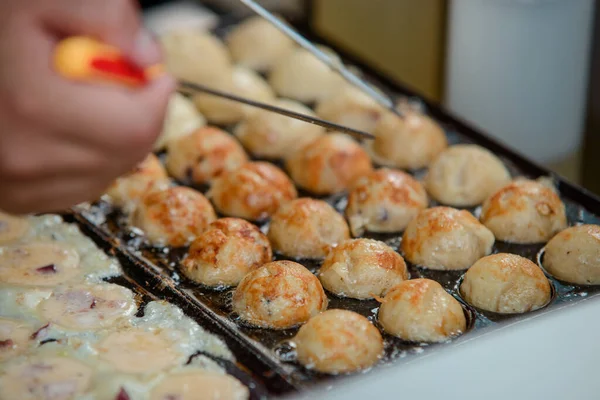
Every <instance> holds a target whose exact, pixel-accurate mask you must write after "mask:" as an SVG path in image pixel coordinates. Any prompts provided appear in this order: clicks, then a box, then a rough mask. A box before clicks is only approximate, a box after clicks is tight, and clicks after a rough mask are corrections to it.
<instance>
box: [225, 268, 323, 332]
mask: <svg viewBox="0 0 600 400" xmlns="http://www.w3.org/2000/svg"><path fill="white" fill-rule="evenodd" d="M326 308H327V296H325V292H324V291H323V287H322V286H321V283H320V282H319V280H318V279H317V278H316V277H315V276H314V275H313V274H312V273H311V272H310V271H309V270H307V269H306V268H304V267H303V266H302V265H300V264H298V263H295V262H293V261H274V262H271V263H268V264H265V265H263V266H262V267H260V268H258V269H257V270H254V271H252V272H250V273H249V274H248V275H246V277H244V279H243V280H242V282H240V285H239V286H238V287H237V289H236V290H235V293H234V295H233V310H234V312H236V313H237V314H238V315H239V316H240V318H241V319H242V320H243V321H245V322H247V323H249V324H251V325H254V326H257V327H262V328H271V329H288V328H292V327H294V326H297V325H300V324H303V323H305V322H306V321H308V320H309V319H310V318H311V317H313V316H315V315H317V314H318V313H320V312H321V311H324V310H325V309H326Z"/></svg>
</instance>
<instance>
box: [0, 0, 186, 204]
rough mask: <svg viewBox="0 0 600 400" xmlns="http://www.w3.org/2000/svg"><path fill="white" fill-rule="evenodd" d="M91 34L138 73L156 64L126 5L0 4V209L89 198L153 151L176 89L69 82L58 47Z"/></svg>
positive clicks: (118, 1) (7, 0) (9, 0)
mask: <svg viewBox="0 0 600 400" xmlns="http://www.w3.org/2000/svg"><path fill="white" fill-rule="evenodd" d="M71 35H88V36H93V37H95V38H97V39H99V40H101V41H103V42H106V43H108V44H110V45H113V46H116V47H117V48H118V49H119V50H121V52H122V53H123V54H124V55H125V56H126V57H128V58H129V59H130V60H131V61H133V62H135V63H136V64H137V65H138V66H140V67H148V66H151V65H154V64H156V63H158V62H159V61H160V57H161V56H160V51H159V48H158V45H157V44H155V42H154V41H153V40H152V39H151V37H150V36H149V34H148V33H146V31H144V30H143V28H142V27H141V24H140V19H139V13H138V9H137V6H136V2H135V1H134V0H86V1H81V0H52V1H48V0H27V1H23V0H4V1H2V2H0V59H1V60H2V68H0V209H2V210H4V211H7V212H11V213H28V212H43V211H57V210H62V209H64V208H67V207H69V206H72V205H74V204H77V203H79V202H81V201H86V200H92V199H95V198H97V197H98V196H99V195H100V194H101V193H102V192H103V191H104V190H105V189H106V187H107V186H108V185H109V184H110V183H111V181H112V180H113V179H114V178H116V177H117V176H119V175H121V174H123V173H125V172H127V171H129V170H130V169H131V168H132V167H133V166H134V165H135V164H137V163H138V162H140V161H141V160H142V159H143V158H144V157H145V156H146V155H147V154H148V153H149V152H150V151H151V150H152V146H153V143H154V141H155V139H156V137H157V136H158V134H159V133H160V130H161V129H162V124H163V118H164V113H165V110H166V106H167V103H168V99H169V96H170V94H171V93H172V91H173V90H174V88H175V83H174V81H173V80H172V79H171V78H170V77H168V76H163V77H161V78H159V79H157V80H155V81H153V82H152V83H151V84H149V85H148V86H147V87H144V88H141V89H130V88H126V87H121V86H116V85H114V86H113V85H109V84H106V85H98V84H85V83H79V82H72V81H69V80H67V79H65V78H63V77H61V76H59V75H58V74H56V72H55V71H54V70H53V69H52V56H53V51H54V47H55V46H56V44H57V42H58V41H59V40H60V39H62V38H64V37H66V36H71Z"/></svg>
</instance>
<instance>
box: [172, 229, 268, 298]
mask: <svg viewBox="0 0 600 400" xmlns="http://www.w3.org/2000/svg"><path fill="white" fill-rule="evenodd" d="M272 257H273V253H272V251H271V244H270V243H269V240H268V239H267V237H266V236H265V235H264V234H263V233H262V232H261V231H260V229H258V227H256V226H255V225H253V224H251V223H250V222H247V221H245V220H243V219H239V218H221V219H218V220H216V221H215V222H213V223H212V224H210V225H209V226H208V228H207V229H206V231H204V233H202V234H201V235H200V236H199V237H197V238H196V239H195V240H194V242H192V245H191V246H190V250H189V252H188V254H187V256H186V257H185V259H184V260H183V261H182V263H181V268H182V272H183V273H184V275H185V276H187V277H188V278H190V279H192V280H193V281H195V282H198V283H202V284H204V285H207V286H219V285H226V286H235V285H237V284H238V283H239V282H240V281H241V280H242V278H243V277H244V276H245V275H246V274H248V273H249V272H250V271H252V270H255V269H256V268H258V267H260V266H261V265H263V264H265V263H267V262H270V261H271V258H272Z"/></svg>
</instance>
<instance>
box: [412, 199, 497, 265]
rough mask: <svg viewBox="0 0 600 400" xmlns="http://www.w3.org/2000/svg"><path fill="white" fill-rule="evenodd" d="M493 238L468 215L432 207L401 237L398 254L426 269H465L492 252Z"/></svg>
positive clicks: (419, 215) (448, 208)
mask: <svg viewBox="0 0 600 400" xmlns="http://www.w3.org/2000/svg"><path fill="white" fill-rule="evenodd" d="M493 244H494V235H493V234H492V232H491V231H490V230H488V229H487V228H486V227H485V226H483V225H482V224H481V223H479V221H478V220H477V219H476V218H475V217H474V216H473V215H472V214H471V213H470V212H468V211H465V210H457V209H454V208H450V207H433V208H429V209H427V210H423V211H421V212H420V213H419V214H418V215H417V216H416V217H415V218H414V219H413V220H412V221H411V222H410V223H409V224H408V227H407V228H406V231H404V235H403V236H402V252H403V254H404V257H405V258H406V259H407V260H408V261H410V262H411V263H413V264H417V265H421V266H424V267H427V268H430V269H440V270H460V269H467V268H469V267H470V266H471V265H472V264H473V263H474V262H475V261H477V260H478V259H479V258H481V257H483V256H485V255H488V254H490V253H491V251H492V245H493Z"/></svg>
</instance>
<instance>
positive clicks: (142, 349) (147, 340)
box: [96, 328, 187, 374]
mask: <svg viewBox="0 0 600 400" xmlns="http://www.w3.org/2000/svg"><path fill="white" fill-rule="evenodd" d="M174 340H176V339H175V338H174V337H173V332H169V331H168V330H156V331H154V332H152V331H146V330H143V329H141V328H130V329H126V330H117V331H114V332H112V333H110V334H109V335H108V336H106V338H104V339H103V340H102V341H101V342H100V343H98V344H97V345H96V350H97V352H98V356H99V358H100V359H101V360H102V361H105V362H107V363H109V364H111V366H112V367H113V368H114V369H116V370H117V371H119V372H123V373H126V374H152V373H157V372H160V371H164V370H167V369H169V368H172V367H175V366H176V365H178V364H180V363H182V362H185V359H186V358H187V357H186V356H185V355H184V354H183V353H181V352H180V351H179V350H178V349H177V348H176V346H174Z"/></svg>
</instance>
